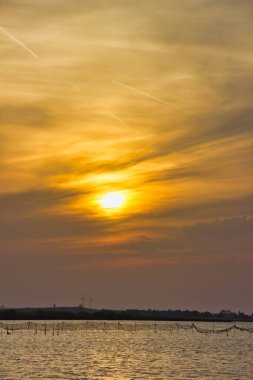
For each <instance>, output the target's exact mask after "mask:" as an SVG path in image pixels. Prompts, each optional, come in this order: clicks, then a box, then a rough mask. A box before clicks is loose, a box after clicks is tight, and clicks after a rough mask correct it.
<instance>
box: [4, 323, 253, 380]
mask: <svg viewBox="0 0 253 380" xmlns="http://www.w3.org/2000/svg"><path fill="white" fill-rule="evenodd" d="M95 323H96V322H95ZM164 323H167V322H161V323H157V331H155V328H154V329H152V328H151V329H139V330H138V322H137V331H136V332H135V331H134V330H132V331H126V330H122V329H120V330H119V331H117V329H114V330H107V331H106V332H105V331H103V330H96V329H94V330H89V329H87V330H77V331H63V332H61V331H59V334H58V333H56V332H55V334H54V335H53V334H52V332H48V333H47V334H46V335H45V334H44V333H43V331H38V333H37V334H35V333H34V331H14V332H13V333H12V334H9V335H7V334H6V332H5V331H1V333H0V379H1V380H37V379H44V380H48V379H55V380H56V379H60V380H84V379H85V380H95V379H96V380H99V379H111V380H112V379H113V380H115V379H119V380H126V379H128V380H130V379H145V380H155V379H221V380H222V379H234V380H235V379H238V380H243V379H253V334H250V333H247V332H240V331H235V332H234V331H233V332H231V333H229V334H228V336H227V334H208V335H206V334H199V333H198V332H196V331H192V330H190V331H188V330H186V331H184V330H179V331H173V332H172V333H171V332H169V331H160V330H159V326H161V324H164ZM122 324H123V325H124V322H122ZM167 324H169V322H168V323H167ZM197 324H198V325H199V326H204V327H208V328H210V329H211V328H212V327H213V324H212V323H211V324H210V323H202V324H201V323H197ZM153 325H154V323H153ZM239 325H240V326H246V327H249V326H251V327H252V324H239ZM224 326H225V327H226V326H229V325H228V324H215V328H219V327H220V328H222V327H224Z"/></svg>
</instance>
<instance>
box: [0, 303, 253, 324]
mask: <svg viewBox="0 0 253 380" xmlns="http://www.w3.org/2000/svg"><path fill="white" fill-rule="evenodd" d="M0 320H14V321H15V320H111V321H113V320H115V321H116V320H125V321H131V320H135V321H137V320H139V321H178V322H180V321H189V322H193V321H199V322H253V314H251V315H247V314H244V313H241V312H239V313H234V312H231V311H229V310H222V311H221V312H219V313H210V312H199V311H196V310H193V311H191V310H151V309H149V310H138V309H128V310H112V309H88V308H84V307H52V308H2V309H0Z"/></svg>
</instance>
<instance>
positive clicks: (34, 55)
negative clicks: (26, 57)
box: [0, 26, 39, 58]
mask: <svg viewBox="0 0 253 380" xmlns="http://www.w3.org/2000/svg"><path fill="white" fill-rule="evenodd" d="M0 30H1V31H2V32H3V33H4V34H5V35H6V36H7V37H9V39H10V40H11V41H13V42H15V43H16V44H17V45H19V46H20V47H22V48H23V49H24V50H25V51H27V53H29V54H30V55H32V56H33V57H34V58H39V57H38V56H37V54H36V53H34V51H32V50H31V49H30V48H29V47H28V46H27V45H25V44H24V42H22V41H21V40H20V39H18V38H17V37H15V36H13V34H11V33H10V32H8V30H6V29H5V28H3V27H2V26H0Z"/></svg>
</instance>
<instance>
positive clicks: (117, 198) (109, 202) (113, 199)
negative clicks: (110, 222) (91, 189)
mask: <svg viewBox="0 0 253 380" xmlns="http://www.w3.org/2000/svg"><path fill="white" fill-rule="evenodd" d="M125 198H126V197H125V195H123V194H122V193H121V192H118V191H117V192H116V191H114V192H111V193H107V194H106V195H105V196H104V197H103V198H102V199H100V200H99V203H100V205H101V206H102V207H103V208H105V209H118V208H120V207H121V206H122V205H123V203H124V201H125Z"/></svg>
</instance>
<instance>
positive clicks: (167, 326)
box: [0, 321, 253, 335]
mask: <svg viewBox="0 0 253 380" xmlns="http://www.w3.org/2000/svg"><path fill="white" fill-rule="evenodd" d="M0 329H1V330H2V331H6V333H7V335H10V334H12V333H13V332H14V331H18V330H19V331H20V330H21V331H24V330H26V331H33V332H34V333H35V334H37V332H38V331H42V332H44V334H45V335H46V334H47V333H48V332H52V334H53V335H55V334H57V335H59V334H60V332H63V331H82V330H91V331H103V332H105V333H107V331H117V330H118V331H120V330H125V331H133V332H136V331H154V332H158V331H168V332H171V333H173V331H179V330H185V331H187V330H188V331H190V330H191V331H196V332H198V333H200V334H206V335H207V334H222V333H226V334H227V335H228V333H229V332H231V331H234V332H235V331H236V330H238V331H243V332H249V333H251V334H252V333H253V327H244V326H238V325H236V324H233V325H231V326H228V327H223V328H215V326H214V324H213V327H212V328H203V327H200V326H198V325H196V324H195V323H189V324H186V323H156V322H155V323H151V322H149V323H141V322H138V323H137V322H135V323H127V322H108V321H104V322H95V321H86V322H57V323H52V322H23V323H5V322H0Z"/></svg>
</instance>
